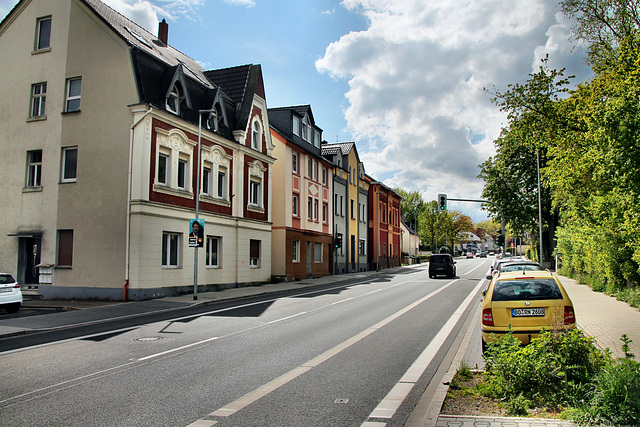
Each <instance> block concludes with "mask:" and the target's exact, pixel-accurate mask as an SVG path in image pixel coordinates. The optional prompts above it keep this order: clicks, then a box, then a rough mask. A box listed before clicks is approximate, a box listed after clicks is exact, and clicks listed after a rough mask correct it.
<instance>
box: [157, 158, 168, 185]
mask: <svg viewBox="0 0 640 427" xmlns="http://www.w3.org/2000/svg"><path fill="white" fill-rule="evenodd" d="M170 164H171V154H169V153H167V152H165V151H161V152H160V153H159V154H158V179H157V181H156V182H157V183H158V184H162V185H169V165H170Z"/></svg>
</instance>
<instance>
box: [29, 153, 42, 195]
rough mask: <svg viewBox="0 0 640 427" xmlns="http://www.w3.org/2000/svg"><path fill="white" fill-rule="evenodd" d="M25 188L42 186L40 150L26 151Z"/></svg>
mask: <svg viewBox="0 0 640 427" xmlns="http://www.w3.org/2000/svg"><path fill="white" fill-rule="evenodd" d="M26 184H27V185H26V187H27V188H36V187H40V186H42V150H32V151H27V183H26Z"/></svg>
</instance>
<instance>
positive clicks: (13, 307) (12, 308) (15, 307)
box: [6, 303, 20, 314]
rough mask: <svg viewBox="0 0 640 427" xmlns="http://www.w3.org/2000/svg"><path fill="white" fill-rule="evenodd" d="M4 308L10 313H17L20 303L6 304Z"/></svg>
mask: <svg viewBox="0 0 640 427" xmlns="http://www.w3.org/2000/svg"><path fill="white" fill-rule="evenodd" d="M6 310H7V313H11V314H13V313H17V312H18V310H20V303H16V304H10V305H8V306H7V308H6Z"/></svg>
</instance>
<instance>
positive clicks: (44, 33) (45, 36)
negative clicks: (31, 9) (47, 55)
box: [35, 16, 51, 50]
mask: <svg viewBox="0 0 640 427" xmlns="http://www.w3.org/2000/svg"><path fill="white" fill-rule="evenodd" d="M36 31H37V33H36V46H35V48H36V50H45V49H49V48H50V47H51V17H50V16H48V17H46V18H40V19H38V21H37V28H36Z"/></svg>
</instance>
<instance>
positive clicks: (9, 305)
mask: <svg viewBox="0 0 640 427" xmlns="http://www.w3.org/2000/svg"><path fill="white" fill-rule="evenodd" d="M21 305H22V290H20V283H18V282H17V281H16V280H15V279H14V278H13V276H12V275H11V274H9V273H0V308H3V309H5V310H7V312H9V313H15V312H16V311H18V310H20V306H21Z"/></svg>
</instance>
